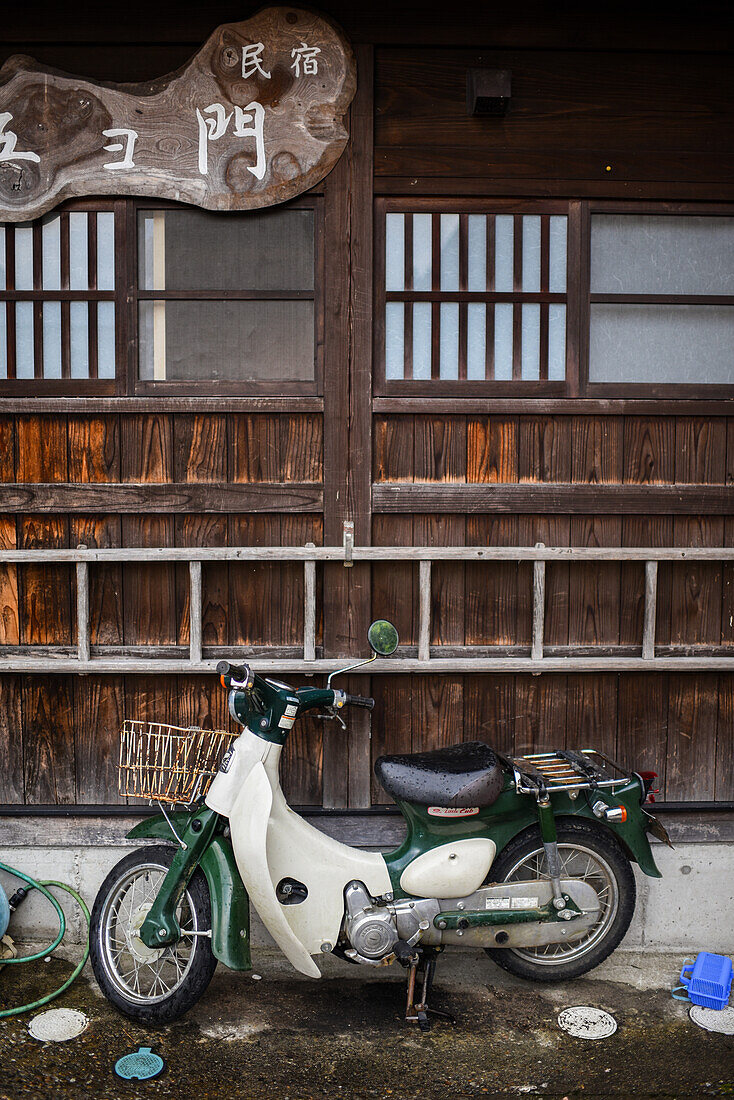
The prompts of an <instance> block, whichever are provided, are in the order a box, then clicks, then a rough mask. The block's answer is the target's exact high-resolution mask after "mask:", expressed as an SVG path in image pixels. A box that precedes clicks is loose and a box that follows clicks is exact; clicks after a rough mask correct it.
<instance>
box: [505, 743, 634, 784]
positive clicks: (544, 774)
mask: <svg viewBox="0 0 734 1100" xmlns="http://www.w3.org/2000/svg"><path fill="white" fill-rule="evenodd" d="M498 755H499V754H498ZM502 761H503V763H504V764H505V765H506V766H507V767H508V768H509V769H510V770H511V772H512V775H513V779H514V780H515V790H516V791H517V793H518V794H534V795H537V794H539V793H543V792H544V791H548V792H552V791H585V790H593V789H595V788H597V787H615V786H621V785H622V784H623V783H628V782H629V781H630V778H631V776H630V775H629V773H628V772H626V771H625V770H624V768H621V767H620V766H619V764H615V763H614V761H613V760H610V759H609V757H607V756H605V755H604V754H603V753H601V752H597V751H596V749H558V750H557V751H556V752H536V753H531V754H529V755H528V756H503V757H502ZM615 773H616V774H615Z"/></svg>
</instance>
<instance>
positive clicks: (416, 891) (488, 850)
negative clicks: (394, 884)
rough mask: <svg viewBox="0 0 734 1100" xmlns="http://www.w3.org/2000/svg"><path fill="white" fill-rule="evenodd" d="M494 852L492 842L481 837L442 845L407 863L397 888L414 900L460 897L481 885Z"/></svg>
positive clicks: (494, 846)
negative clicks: (410, 895) (412, 896)
mask: <svg viewBox="0 0 734 1100" xmlns="http://www.w3.org/2000/svg"><path fill="white" fill-rule="evenodd" d="M496 851H497V846H496V845H495V843H494V841H493V840H488V839H486V838H482V837H471V838H470V839H469V840H455V841H452V842H451V843H449V844H442V845H441V846H440V847H439V848H431V850H430V851H428V852H424V853H423V855H421V856H418V858H417V859H414V860H413V862H412V863H409V864H408V866H407V867H406V868H405V870H404V871H403V873H402V875H401V877H400V885H401V886H402V888H403V890H405V893H406V894H413V895H414V896H415V897H422V898H461V897H464V896H465V895H466V894H472V893H473V892H474V891H475V890H478V889H479V887H480V886H481V885H482V883H483V882H484V880H485V878H486V877H487V874H488V872H489V868H490V867H491V866H492V861H493V859H494V857H495V853H496Z"/></svg>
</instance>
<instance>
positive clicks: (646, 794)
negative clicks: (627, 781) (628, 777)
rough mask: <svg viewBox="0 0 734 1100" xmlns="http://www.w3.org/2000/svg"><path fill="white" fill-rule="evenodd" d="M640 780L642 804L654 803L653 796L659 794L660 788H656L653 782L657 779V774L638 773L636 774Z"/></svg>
mask: <svg viewBox="0 0 734 1100" xmlns="http://www.w3.org/2000/svg"><path fill="white" fill-rule="evenodd" d="M637 774H638V775H639V777H640V779H641V780H642V789H643V797H642V801H643V802H654V801H655V795H656V794H659V793H660V788H659V787H656V786H655V785H654V784H655V780H656V779H657V778H658V773H657V772H638V773H637Z"/></svg>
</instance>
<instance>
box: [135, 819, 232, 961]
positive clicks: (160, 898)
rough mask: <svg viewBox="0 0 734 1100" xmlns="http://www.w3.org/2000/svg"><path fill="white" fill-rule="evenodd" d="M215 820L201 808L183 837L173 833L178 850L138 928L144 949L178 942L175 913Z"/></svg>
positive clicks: (177, 924)
mask: <svg viewBox="0 0 734 1100" xmlns="http://www.w3.org/2000/svg"><path fill="white" fill-rule="evenodd" d="M218 820H219V814H217V813H215V812H214V810H210V809H208V808H207V807H206V806H201V807H200V808H199V809H198V810H197V812H196V813H194V814H192V816H191V818H190V820H189V822H188V824H187V825H186V828H185V829H184V831H183V834H182V835H181V836H180V837H179V836H178V835H177V834H175V833H174V835H175V836H176V839H177V840H178V849H177V851H176V854H175V856H174V857H173V862H172V863H171V866H170V868H169V870H168V872H167V874H166V877H165V878H164V880H163V882H162V884H161V887H160V889H159V891H158V893H157V895H156V898H155V901H154V902H153V904H152V906H151V907H150V912H149V913H148V915H147V917H146V918H145V920H144V921H143V923H142V925H141V928H140V938H141V940H142V941H143V943H144V944H145V946H146V947H151V948H155V947H168V946H170V945H171V944H174V943H176V942H177V941H178V940H179V939H180V938H181V928H180V926H179V923H178V919H177V917H176V909H177V908H178V904H179V902H180V901H181V898H182V897H183V895H184V891H185V889H186V887H187V886H188V884H189V881H190V879H191V876H192V875H193V873H194V871H195V870H196V868H197V866H198V864H199V861H200V860H201V857H202V856H203V855H204V852H205V851H206V850H207V848H208V847H209V844H210V843H211V840H212V837H213V836H214V832H215V830H216V827H217V821H218Z"/></svg>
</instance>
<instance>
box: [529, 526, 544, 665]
mask: <svg viewBox="0 0 734 1100" xmlns="http://www.w3.org/2000/svg"><path fill="white" fill-rule="evenodd" d="M535 547H536V549H537V550H542V549H543V548H544V546H543V543H542V542H536V544H535ZM544 633H545V562H544V561H535V562H533V638H532V645H531V648H530V656H531V658H532V659H533V660H534V661H542V660H543V635H544Z"/></svg>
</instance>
